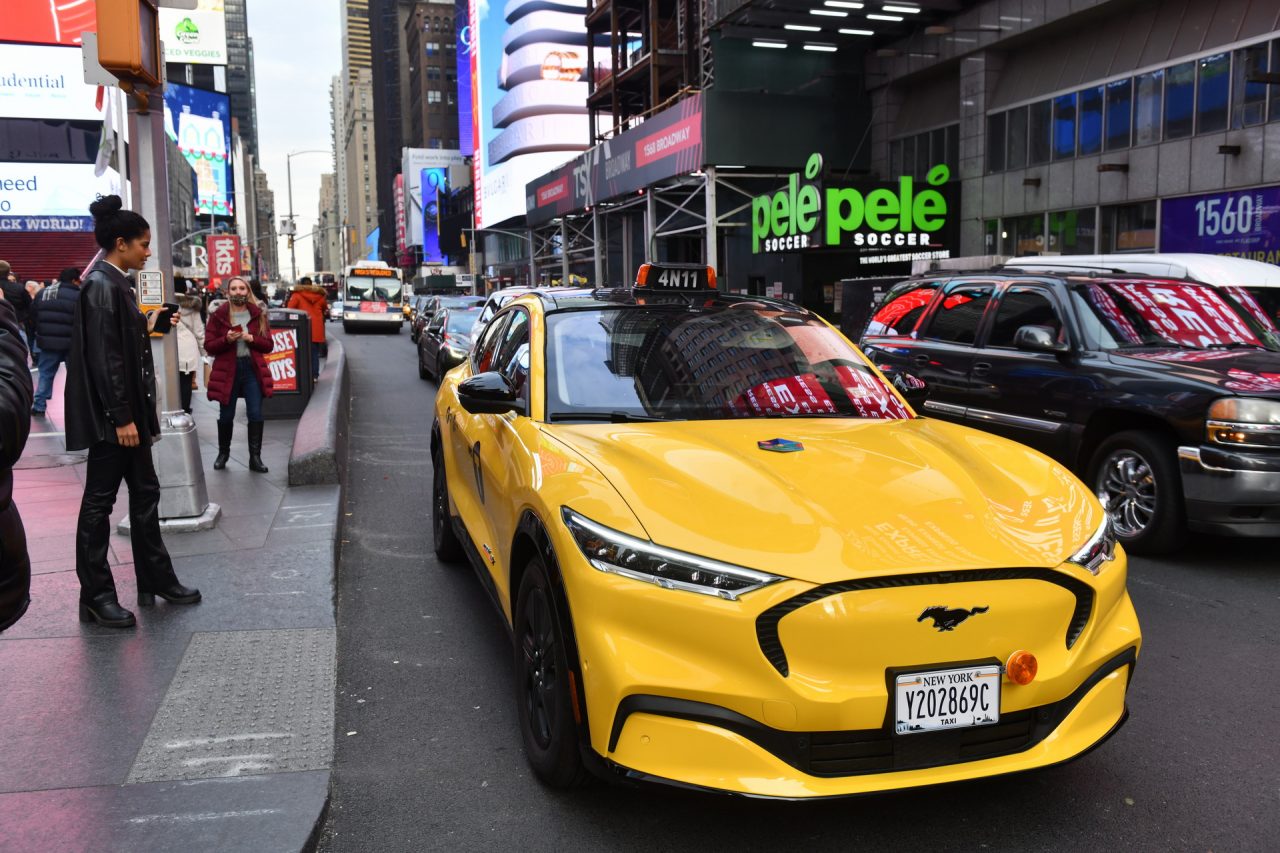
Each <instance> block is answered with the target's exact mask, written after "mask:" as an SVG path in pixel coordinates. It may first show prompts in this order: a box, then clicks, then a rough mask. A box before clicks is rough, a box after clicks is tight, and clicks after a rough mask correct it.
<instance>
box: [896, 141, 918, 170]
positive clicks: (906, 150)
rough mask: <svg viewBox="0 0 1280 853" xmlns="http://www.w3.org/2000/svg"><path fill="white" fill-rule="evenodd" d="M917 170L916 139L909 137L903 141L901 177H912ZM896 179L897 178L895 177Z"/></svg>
mask: <svg viewBox="0 0 1280 853" xmlns="http://www.w3.org/2000/svg"><path fill="white" fill-rule="evenodd" d="M915 168H916V138H915V137H914V136H908V137H907V138H906V139H904V140H902V171H901V172H899V173H898V174H899V175H911V174H914V173H915ZM895 177H896V176H895Z"/></svg>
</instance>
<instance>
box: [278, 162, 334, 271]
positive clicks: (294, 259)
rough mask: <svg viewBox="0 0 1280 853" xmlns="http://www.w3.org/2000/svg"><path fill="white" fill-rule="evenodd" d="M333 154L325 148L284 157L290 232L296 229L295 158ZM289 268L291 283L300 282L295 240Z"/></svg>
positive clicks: (290, 248) (291, 243)
mask: <svg viewBox="0 0 1280 853" xmlns="http://www.w3.org/2000/svg"><path fill="white" fill-rule="evenodd" d="M332 153H333V152H331V151H328V150H326V149H323V148H307V149H305V150H302V151H290V152H289V153H288V154H286V155H285V157H284V170H285V173H286V174H287V175H288V182H289V230H290V231H292V230H293V229H294V225H293V158H294V157H297V156H298V155H299V154H332ZM289 266H290V268H291V269H292V270H293V276H292V278H291V279H290V280H291V281H294V282H296V281H297V280H298V253H297V252H295V251H294V250H293V240H290V241H289Z"/></svg>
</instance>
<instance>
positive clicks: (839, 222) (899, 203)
mask: <svg viewBox="0 0 1280 853" xmlns="http://www.w3.org/2000/svg"><path fill="white" fill-rule="evenodd" d="M950 178H951V170H950V169H949V168H948V167H947V166H945V165H939V166H934V167H933V168H932V169H930V170H929V174H928V176H927V177H926V178H925V180H924V186H923V187H919V186H917V185H916V181H915V179H914V178H910V177H902V178H899V179H898V185H897V186H896V187H893V186H890V185H880V184H872V185H863V186H832V187H825V188H824V187H823V186H822V155H820V154H814V155H812V156H810V157H809V161H808V163H806V164H805V168H804V174H803V176H802V175H801V174H800V173H798V172H797V173H793V174H792V175H791V176H790V178H789V180H788V181H787V186H786V187H785V188H784V189H781V190H779V191H778V192H776V193H773V194H772V195H763V196H757V197H756V198H754V199H753V200H752V202H751V250H752V252H754V253H756V254H759V253H761V252H764V253H773V252H790V251H798V250H805V249H815V248H819V247H823V246H829V247H837V248H840V247H843V248H855V249H858V250H860V251H859V254H860V258H861V260H862V262H863V263H890V262H898V261H910V260H923V259H930V258H945V257H950V254H951V253H950V250H949V249H946V248H943V247H944V245H946V244H949V243H950V242H951V241H949V240H944V239H943V236H944V234H943V233H942V232H944V231H946V230H947V229H948V226H949V225H950V218H949V215H948V214H949V210H950V201H949V199H948V197H947V196H948V195H949V193H948V192H947V189H946V184H947V181H948V180H949V179H950ZM935 187H937V188H939V189H934V188H935Z"/></svg>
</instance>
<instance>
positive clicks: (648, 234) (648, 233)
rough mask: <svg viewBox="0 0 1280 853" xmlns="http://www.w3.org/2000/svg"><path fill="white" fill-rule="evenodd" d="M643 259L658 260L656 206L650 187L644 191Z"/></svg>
mask: <svg viewBox="0 0 1280 853" xmlns="http://www.w3.org/2000/svg"><path fill="white" fill-rule="evenodd" d="M644 259H645V260H646V261H655V262H656V261H657V260H658V206H657V204H655V203H654V197H653V189H652V188H650V189H647V190H645V193H644Z"/></svg>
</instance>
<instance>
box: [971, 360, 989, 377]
mask: <svg viewBox="0 0 1280 853" xmlns="http://www.w3.org/2000/svg"><path fill="white" fill-rule="evenodd" d="M990 372H991V365H990V364H988V363H987V362H985V361H979V362H978V363H977V364H975V365H974V366H973V375H974V376H986V375H987V374H988V373H990Z"/></svg>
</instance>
